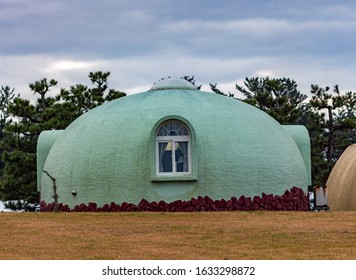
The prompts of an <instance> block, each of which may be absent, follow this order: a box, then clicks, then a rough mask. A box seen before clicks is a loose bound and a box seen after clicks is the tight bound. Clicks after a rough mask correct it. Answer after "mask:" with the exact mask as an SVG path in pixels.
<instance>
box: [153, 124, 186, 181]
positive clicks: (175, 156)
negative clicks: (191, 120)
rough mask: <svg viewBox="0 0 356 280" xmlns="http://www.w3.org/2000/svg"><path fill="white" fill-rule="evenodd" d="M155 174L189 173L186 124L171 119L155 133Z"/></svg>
mask: <svg viewBox="0 0 356 280" xmlns="http://www.w3.org/2000/svg"><path fill="white" fill-rule="evenodd" d="M156 171H157V172H156V173H157V175H184V174H189V173H191V145H190V134H189V130H188V128H187V126H186V125H185V124H183V123H182V122H180V121H176V120H172V121H168V122H165V123H163V124H162V125H161V126H160V127H159V128H158V130H157V134H156Z"/></svg>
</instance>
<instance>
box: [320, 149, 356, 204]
mask: <svg viewBox="0 0 356 280" xmlns="http://www.w3.org/2000/svg"><path fill="white" fill-rule="evenodd" d="M326 186H327V188H328V203H329V206H330V209H331V210H336V211H338V210H339V211H351V210H353V211H354V210H356V144H354V145H351V146H349V147H348V148H347V149H346V150H345V151H344V152H343V153H342V155H341V156H340V158H339V159H338V161H337V162H336V164H335V166H334V167H333V169H332V171H331V173H330V175H329V178H328V181H327V182H326Z"/></svg>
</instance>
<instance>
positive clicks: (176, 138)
mask: <svg viewBox="0 0 356 280" xmlns="http://www.w3.org/2000/svg"><path fill="white" fill-rule="evenodd" d="M183 125H184V126H185V127H187V126H186V125H185V124H183ZM188 131H189V130H188ZM167 142H171V143H172V147H175V144H176V142H188V145H187V147H188V171H187V172H177V171H176V164H175V163H176V161H175V153H174V152H173V150H172V172H160V171H159V164H160V162H159V159H160V156H159V144H160V143H167ZM188 174H192V152H191V138H190V135H170V136H157V135H156V175H159V176H182V175H188Z"/></svg>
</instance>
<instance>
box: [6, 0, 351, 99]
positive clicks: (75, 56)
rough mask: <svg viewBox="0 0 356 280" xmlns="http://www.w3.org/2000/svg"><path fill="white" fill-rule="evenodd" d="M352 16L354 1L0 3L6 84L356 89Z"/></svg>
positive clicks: (23, 88) (25, 91)
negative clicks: (266, 82)
mask: <svg viewBox="0 0 356 280" xmlns="http://www.w3.org/2000/svg"><path fill="white" fill-rule="evenodd" d="M355 15H356V1H352V0H349V1H343V0H335V1H330V0H298V1H285V0H221V1H216V0H214V1H213V0H179V1H177V0H149V1H148V0H101V1H98V0H97V1H95V0H61V1H53V0H0V63H1V68H0V85H3V86H4V85H9V86H11V87H14V88H15V89H16V91H17V92H21V95H22V96H23V97H25V98H30V97H31V98H33V96H32V94H31V92H30V90H29V88H28V84H29V83H31V82H34V81H36V80H39V79H41V78H43V77H47V78H49V79H52V78H53V79H56V80H58V81H59V83H58V86H57V87H56V89H53V91H52V93H53V94H54V93H57V92H58V91H59V89H60V88H68V86H69V85H74V84H78V83H83V84H86V85H89V83H90V81H89V79H88V73H89V72H90V71H97V70H101V71H110V72H111V76H110V79H109V87H110V88H114V89H117V90H122V91H125V92H127V93H135V92H139V91H144V90H147V89H149V88H150V87H151V86H152V85H153V83H154V82H156V81H158V80H159V79H161V78H163V77H167V76H177V77H181V76H183V75H194V76H195V78H196V81H197V83H198V84H203V89H204V90H208V89H209V87H208V84H209V83H217V84H218V85H219V87H220V88H221V89H223V90H225V91H231V92H236V91H235V84H236V83H238V84H240V85H241V84H242V83H243V80H244V79H245V77H253V76H260V77H265V76H269V77H289V78H292V79H294V80H296V81H297V83H298V86H299V90H301V91H302V92H303V93H306V94H307V93H309V89H310V85H311V84H312V83H315V84H319V85H320V86H323V87H324V86H327V85H329V86H333V85H335V84H339V86H340V89H341V91H346V90H356V16H355Z"/></svg>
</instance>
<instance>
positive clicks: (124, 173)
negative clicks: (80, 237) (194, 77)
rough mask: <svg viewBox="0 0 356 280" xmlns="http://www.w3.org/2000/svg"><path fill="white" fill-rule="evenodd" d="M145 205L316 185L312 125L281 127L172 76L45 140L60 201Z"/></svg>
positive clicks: (43, 187) (41, 186)
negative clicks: (312, 171)
mask: <svg viewBox="0 0 356 280" xmlns="http://www.w3.org/2000/svg"><path fill="white" fill-rule="evenodd" d="M43 171H46V172H48V174H50V175H51V176H52V177H53V178H55V179H56V185H57V194H58V195H59V202H60V203H63V204H66V205H68V206H69V207H71V208H73V207H74V206H75V205H79V204H83V203H84V204H87V203H90V202H95V203H96V204H97V205H104V204H107V203H110V202H112V201H114V202H116V203H123V202H128V203H135V204H138V203H139V202H140V201H141V200H142V199H146V200H148V201H161V200H162V201H165V202H172V201H176V200H188V199H191V198H192V197H198V196H208V197H210V198H211V199H222V198H226V199H228V198H230V197H232V196H235V197H236V196H240V195H245V196H255V195H261V193H265V194H268V193H272V194H277V195H278V194H282V193H283V192H284V191H285V190H287V189H290V188H291V187H293V186H298V187H300V188H302V189H303V191H307V187H308V185H310V184H311V175H310V144H309V136H308V132H307V130H306V129H305V127H303V126H282V125H280V124H279V123H278V122H277V121H275V120H274V119H273V118H271V117H270V116H269V115H267V114H266V113H264V112H263V111H261V110H259V109H257V108H255V107H253V106H250V105H248V104H246V103H244V102H241V101H238V100H234V99H232V98H228V97H225V96H221V95H217V94H213V93H210V92H204V91H200V90H197V89H196V87H195V86H194V85H192V84H191V83H189V82H187V81H185V80H182V79H177V80H175V79H165V80H161V81H159V82H157V83H156V84H155V85H154V86H153V87H152V88H151V89H150V90H148V91H146V92H142V93H137V94H133V95H130V96H126V97H123V98H120V99H116V100H114V101H111V102H108V103H106V104H104V105H102V106H99V107H97V108H95V109H93V110H91V111H89V112H87V113H85V114H84V115H82V116H81V117H79V118H78V119H77V120H75V121H74V122H73V123H72V124H70V125H69V126H68V127H67V128H66V129H65V130H63V131H44V132H42V133H41V135H40V137H39V140H38V145H37V173H38V174H37V175H38V184H37V185H38V191H39V192H40V196H41V201H43V202H45V203H51V202H53V188H52V184H53V182H52V180H51V179H50V178H49V176H48V175H46V174H45V172H43Z"/></svg>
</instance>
